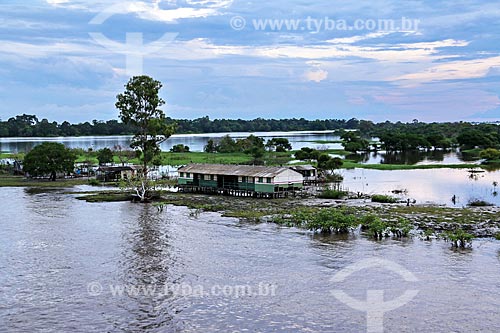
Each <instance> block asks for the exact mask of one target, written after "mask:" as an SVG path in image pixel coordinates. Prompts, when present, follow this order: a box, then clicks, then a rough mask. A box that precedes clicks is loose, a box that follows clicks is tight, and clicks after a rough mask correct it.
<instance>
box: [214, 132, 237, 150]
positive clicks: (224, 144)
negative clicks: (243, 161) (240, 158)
mask: <svg viewBox="0 0 500 333" xmlns="http://www.w3.org/2000/svg"><path fill="white" fill-rule="evenodd" d="M238 150H239V149H238V146H237V145H236V142H235V141H234V140H233V139H232V138H231V137H230V136H229V135H226V136H224V137H223V138H222V139H221V140H220V141H219V144H218V145H217V152H219V153H223V154H227V153H235V152H237V151H238Z"/></svg>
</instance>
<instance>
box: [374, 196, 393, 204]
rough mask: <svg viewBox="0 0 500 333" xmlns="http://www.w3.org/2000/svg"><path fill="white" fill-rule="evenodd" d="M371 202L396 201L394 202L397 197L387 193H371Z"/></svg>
mask: <svg viewBox="0 0 500 333" xmlns="http://www.w3.org/2000/svg"><path fill="white" fill-rule="evenodd" d="M372 202H379V203H396V202H398V199H396V198H394V197H391V196H389V195H382V194H375V195H372Z"/></svg>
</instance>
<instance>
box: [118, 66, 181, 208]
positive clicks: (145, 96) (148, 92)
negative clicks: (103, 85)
mask: <svg viewBox="0 0 500 333" xmlns="http://www.w3.org/2000/svg"><path fill="white" fill-rule="evenodd" d="M161 88H162V84H161V82H160V81H157V80H154V79H153V78H151V77H149V76H146V75H142V76H134V77H132V78H131V79H130V80H129V82H128V83H127V84H126V85H125V92H123V93H121V94H119V95H118V96H117V102H116V104H115V105H116V108H117V109H119V110H120V119H121V120H122V121H123V123H124V124H126V125H130V126H131V127H132V128H134V132H135V135H134V137H133V138H132V143H131V144H130V147H131V148H133V149H134V150H136V152H137V153H138V157H139V158H140V159H141V161H142V170H141V173H140V175H139V178H140V186H136V190H137V194H138V196H139V198H140V200H141V201H146V200H149V199H151V195H152V190H151V189H152V186H150V185H149V182H148V172H149V169H148V166H149V165H150V164H151V163H152V162H153V160H154V159H155V158H157V157H158V156H159V155H160V154H161V149H160V144H161V143H162V142H164V141H165V140H167V139H168V138H169V137H170V136H171V135H172V134H173V133H174V130H175V125H172V124H170V125H168V124H167V122H166V118H165V114H164V113H163V111H162V110H160V109H159V108H160V107H161V106H162V105H164V104H165V101H164V100H163V99H162V98H161V97H160V96H159V92H160V89H161Z"/></svg>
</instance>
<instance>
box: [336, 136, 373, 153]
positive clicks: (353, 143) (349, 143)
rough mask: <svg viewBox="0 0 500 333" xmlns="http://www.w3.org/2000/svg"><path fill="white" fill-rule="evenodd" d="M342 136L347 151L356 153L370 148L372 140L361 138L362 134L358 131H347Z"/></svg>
mask: <svg viewBox="0 0 500 333" xmlns="http://www.w3.org/2000/svg"><path fill="white" fill-rule="evenodd" d="M340 138H341V139H342V146H343V147H344V149H345V150H346V151H350V152H353V153H355V152H358V151H367V150H369V149H370V142H369V141H368V140H365V139H363V138H361V134H360V133H359V132H357V131H346V132H344V133H343V134H342V135H341V136H340Z"/></svg>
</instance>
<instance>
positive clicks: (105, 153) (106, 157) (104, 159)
mask: <svg viewBox="0 0 500 333" xmlns="http://www.w3.org/2000/svg"><path fill="white" fill-rule="evenodd" d="M97 160H98V161H99V165H103V164H106V163H112V162H113V152H112V151H111V149H109V148H103V149H100V150H98V151H97Z"/></svg>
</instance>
